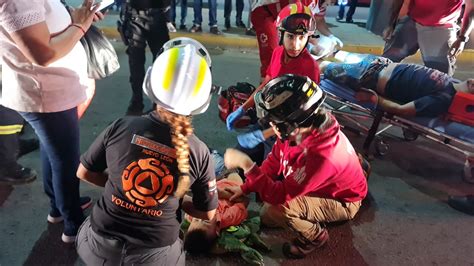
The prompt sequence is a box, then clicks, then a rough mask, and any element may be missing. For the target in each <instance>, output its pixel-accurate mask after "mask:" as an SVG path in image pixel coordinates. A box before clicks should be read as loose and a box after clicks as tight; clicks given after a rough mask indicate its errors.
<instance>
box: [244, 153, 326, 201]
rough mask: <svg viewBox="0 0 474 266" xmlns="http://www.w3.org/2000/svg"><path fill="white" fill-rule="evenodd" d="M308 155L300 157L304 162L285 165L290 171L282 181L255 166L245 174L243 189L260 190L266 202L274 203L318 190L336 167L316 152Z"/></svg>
mask: <svg viewBox="0 0 474 266" xmlns="http://www.w3.org/2000/svg"><path fill="white" fill-rule="evenodd" d="M307 156H311V155H307ZM307 156H306V158H302V159H300V160H304V162H295V163H294V165H291V166H287V167H285V169H286V171H289V173H287V174H286V175H285V178H284V179H283V180H282V181H279V180H272V179H270V178H265V177H264V174H265V173H264V172H263V171H262V169H261V168H259V167H257V166H254V167H253V168H252V169H250V170H249V171H248V173H246V175H245V176H246V180H245V184H244V185H242V186H241V189H242V191H243V192H246V191H255V192H258V193H259V195H260V197H261V198H262V200H263V201H264V202H267V203H270V204H272V205H278V204H283V203H285V202H288V201H290V200H292V199H294V198H296V197H298V196H301V195H305V194H307V193H309V192H312V191H316V190H317V188H318V187H319V186H320V185H321V184H322V183H324V182H325V181H326V180H327V178H329V177H330V176H332V175H333V174H334V173H335V169H334V167H333V166H332V164H331V163H330V162H329V161H328V160H327V159H325V158H322V157H320V156H317V155H314V154H313V155H312V156H311V158H307Z"/></svg>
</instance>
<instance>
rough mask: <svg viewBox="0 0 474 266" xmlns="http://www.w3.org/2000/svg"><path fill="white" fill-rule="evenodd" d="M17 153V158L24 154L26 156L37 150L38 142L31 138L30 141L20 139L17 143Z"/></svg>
mask: <svg viewBox="0 0 474 266" xmlns="http://www.w3.org/2000/svg"><path fill="white" fill-rule="evenodd" d="M18 146H19V147H20V148H19V152H18V157H21V156H23V155H25V154H28V153H30V152H32V151H34V150H37V149H38V148H39V140H38V139H35V138H32V139H20V141H19V145H18Z"/></svg>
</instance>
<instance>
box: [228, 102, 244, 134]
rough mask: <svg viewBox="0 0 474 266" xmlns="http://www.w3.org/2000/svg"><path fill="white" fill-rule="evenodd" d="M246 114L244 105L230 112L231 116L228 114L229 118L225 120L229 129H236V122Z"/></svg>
mask: <svg viewBox="0 0 474 266" xmlns="http://www.w3.org/2000/svg"><path fill="white" fill-rule="evenodd" d="M244 115H245V111H244V108H243V107H242V106H240V107H239V108H238V109H237V110H235V111H233V112H232V113H230V114H229V116H227V119H226V121H225V122H226V125H227V130H229V131H232V130H234V123H235V122H236V121H237V120H239V119H240V118H241V117H242V116H244Z"/></svg>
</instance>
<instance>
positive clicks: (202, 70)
mask: <svg viewBox="0 0 474 266" xmlns="http://www.w3.org/2000/svg"><path fill="white" fill-rule="evenodd" d="M206 70H207V62H206V60H205V59H204V58H202V57H201V61H200V62H199V71H198V74H197V77H196V85H195V87H194V90H193V96H196V95H197V94H198V93H199V90H201V87H202V84H203V83H204V78H205V77H206Z"/></svg>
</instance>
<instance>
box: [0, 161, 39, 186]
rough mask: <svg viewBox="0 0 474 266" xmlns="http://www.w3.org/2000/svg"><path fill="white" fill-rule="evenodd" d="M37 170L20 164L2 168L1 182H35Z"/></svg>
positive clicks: (8, 183)
mask: <svg viewBox="0 0 474 266" xmlns="http://www.w3.org/2000/svg"><path fill="white" fill-rule="evenodd" d="M36 175H37V174H36V172H35V171H34V170H32V169H30V168H26V167H23V166H21V165H19V164H17V165H14V166H12V167H8V169H0V184H2V185H20V184H26V183H30V182H33V181H34V180H35V179H36Z"/></svg>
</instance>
